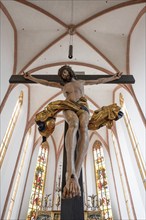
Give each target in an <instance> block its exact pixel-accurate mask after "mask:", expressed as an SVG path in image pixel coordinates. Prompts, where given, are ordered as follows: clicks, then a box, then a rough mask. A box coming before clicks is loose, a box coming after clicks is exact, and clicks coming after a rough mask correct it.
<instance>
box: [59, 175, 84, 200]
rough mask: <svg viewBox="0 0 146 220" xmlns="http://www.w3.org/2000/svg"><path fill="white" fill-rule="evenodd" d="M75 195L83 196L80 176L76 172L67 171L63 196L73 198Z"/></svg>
mask: <svg viewBox="0 0 146 220" xmlns="http://www.w3.org/2000/svg"><path fill="white" fill-rule="evenodd" d="M75 196H81V189H80V185H79V181H78V178H77V176H76V175H75V174H71V175H69V174H67V173H66V185H65V186H64V188H63V198H64V199H67V198H73V197H75Z"/></svg>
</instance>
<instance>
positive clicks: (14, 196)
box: [6, 129, 31, 220]
mask: <svg viewBox="0 0 146 220" xmlns="http://www.w3.org/2000/svg"><path fill="white" fill-rule="evenodd" d="M30 135H31V129H30V130H29V131H28V135H27V137H26V142H25V146H24V150H23V153H22V159H21V162H20V165H19V169H18V173H17V177H16V181H15V183H14V188H13V192H12V196H11V200H10V205H9V208H8V214H7V218H6V219H7V220H10V219H11V215H12V211H13V207H14V203H15V198H16V195H17V191H18V187H19V183H20V178H21V173H22V170H23V166H24V162H25V157H26V152H27V149H28V142H29V138H30Z"/></svg>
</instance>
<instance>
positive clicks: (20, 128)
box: [1, 86, 28, 210]
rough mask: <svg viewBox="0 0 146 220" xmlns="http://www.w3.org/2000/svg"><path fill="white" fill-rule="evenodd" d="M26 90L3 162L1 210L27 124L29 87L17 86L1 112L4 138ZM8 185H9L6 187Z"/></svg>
mask: <svg viewBox="0 0 146 220" xmlns="http://www.w3.org/2000/svg"><path fill="white" fill-rule="evenodd" d="M21 91H23V92H24V97H23V104H22V107H21V111H20V114H19V116H18V119H17V122H16V125H15V129H14V131H13V134H12V137H11V140H10V143H9V145H8V149H7V152H6V155H5V159H4V161H3V164H2V169H1V175H2V177H3V178H2V179H1V189H2V194H1V196H2V198H3V199H2V200H1V202H2V204H1V210H2V208H3V205H4V202H5V199H6V195H7V191H8V187H9V184H10V181H11V178H12V175H13V171H14V167H15V164H16V161H17V159H18V158H17V156H18V153H19V150H20V146H21V142H22V138H23V134H24V130H25V126H26V117H27V107H28V106H27V88H26V87H25V86H17V87H16V88H15V89H14V90H13V91H12V92H11V94H10V95H9V98H8V101H7V103H6V105H5V106H4V109H3V111H2V114H1V128H2V129H1V138H2V139H3V136H4V134H5V131H6V128H7V126H8V123H9V120H10V118H11V115H12V112H13V110H14V106H15V105H16V102H17V100H18V97H19V95H20V92H21ZM22 122H23V123H22ZM6 186H7V187H6Z"/></svg>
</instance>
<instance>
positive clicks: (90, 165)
mask: <svg viewBox="0 0 146 220" xmlns="http://www.w3.org/2000/svg"><path fill="white" fill-rule="evenodd" d="M97 139H98V137H97V135H93V137H92V139H91V141H90V146H89V149H88V153H87V159H86V173H87V196H91V195H92V194H96V193H97V190H96V179H95V168H94V160H93V148H92V147H93V144H94V142H95V141H96V140H97Z"/></svg>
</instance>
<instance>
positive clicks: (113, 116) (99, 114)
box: [35, 97, 123, 138]
mask: <svg viewBox="0 0 146 220" xmlns="http://www.w3.org/2000/svg"><path fill="white" fill-rule="evenodd" d="M120 109H121V108H120V107H119V106H118V105H117V104H116V103H114V104H112V105H109V106H103V107H102V108H100V109H98V110H96V111H94V113H93V115H92V116H91V119H90V120H89V124H88V129H89V130H97V129H99V128H101V127H103V126H106V127H107V128H109V129H110V128H111V127H112V125H113V121H116V120H118V119H120V118H121V117H122V116H123V113H122V112H121V111H120ZM65 110H72V111H74V112H75V113H76V114H77V115H78V116H79V115H80V114H81V113H82V112H83V111H88V112H89V110H88V104H87V100H86V98H85V97H81V98H80V99H79V101H77V102H73V101H70V100H58V101H54V102H51V103H49V104H48V105H47V106H46V107H45V109H44V110H43V111H41V112H39V113H38V114H36V118H35V121H36V123H37V125H38V126H39V128H38V130H39V132H40V134H41V135H42V136H44V137H46V138H48V137H49V136H50V135H51V134H52V133H53V131H54V129H55V120H56V116H57V113H59V112H60V111H65Z"/></svg>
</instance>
